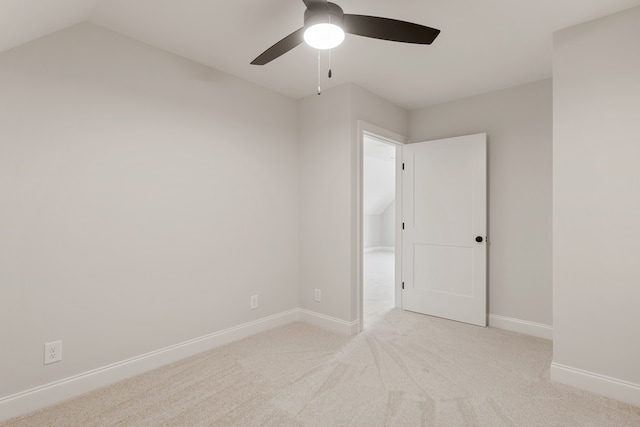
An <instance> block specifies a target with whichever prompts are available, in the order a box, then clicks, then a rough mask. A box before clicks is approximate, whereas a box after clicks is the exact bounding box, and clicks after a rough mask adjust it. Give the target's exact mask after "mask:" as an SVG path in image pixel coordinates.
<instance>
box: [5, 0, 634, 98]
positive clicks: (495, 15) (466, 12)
mask: <svg viewBox="0 0 640 427" xmlns="http://www.w3.org/2000/svg"><path fill="white" fill-rule="evenodd" d="M338 3H339V4H340V6H342V8H343V9H344V11H345V13H355V14H363V15H375V16H385V17H390V18H395V19H403V20H408V21H412V22H417V23H420V24H424V25H428V26H432V27H436V28H439V29H440V30H442V33H441V35H440V36H439V37H438V39H437V40H436V41H435V43H434V44H433V45H431V46H419V45H408V44H401V43H391V42H387V41H380V40H372V39H365V38H362V37H357V36H352V35H348V36H347V39H346V41H345V43H343V45H341V46H339V47H338V48H337V49H334V51H333V52H332V68H333V71H334V78H333V79H331V80H328V79H327V78H326V77H325V78H323V82H322V86H323V87H324V88H329V87H332V86H336V85H338V84H342V83H345V82H353V83H355V84H357V85H359V86H361V87H363V88H365V89H367V90H369V91H372V92H374V93H376V94H378V95H380V96H382V97H383V98H386V99H388V100H389V101H391V102H393V103H395V104H397V105H399V106H401V107H404V108H406V109H415V108H419V107H423V106H428V105H433V104H437V103H441V102H445V101H449V100H453V99H458V98H462V97H465V96H470V95H475V94H479V93H485V92H489V91H493V90H497V89H501V88H505V87H509V86H514V85H518V84H523V83H528V82H532V81H536V80H540V79H544V78H549V77H551V67H552V57H551V42H552V33H553V32H554V31H556V30H559V29H562V28H566V27H569V26H572V25H575V24H578V23H581V22H585V21H588V20H591V19H595V18H598V17H601V16H604V15H607V14H610V13H614V12H617V11H620V10H623V9H627V8H630V7H633V6H638V5H640V0H535V1H533V0H482V1H477V0H476V1H469V0H399V1H389V0H343V1H338ZM303 12H304V4H303V3H302V1H300V0H260V1H256V0H227V1H222V0H0V51H2V50H6V49H10V48H12V47H15V46H18V45H20V44H22V43H25V42H28V41H30V40H33V39H35V38H38V37H41V36H43V35H46V34H48V33H51V32H54V31H56V30H59V29H62V28H65V27H67V26H70V25H74V24H76V23H79V22H82V21H85V20H88V21H90V22H92V23H95V24H98V25H101V26H104V27H106V28H108V29H111V30H114V31H117V32H120V33H122V34H124V35H127V36H130V37H133V38H136V39H138V40H140V41H143V42H146V43H148V44H150V45H152V46H156V47H159V48H162V49H164V50H167V51H170V52H173V53H175V54H178V55H181V56H184V57H186V58H189V59H192V60H194V61H197V62H201V63H203V64H206V65H209V66H211V67H213V68H216V69H218V70H221V71H225V72H228V73H231V74H234V75H236V76H239V77H242V78H244V79H246V80H249V81H252V82H254V83H257V84H259V85H261V86H264V87H267V88H270V89H272V90H275V91H278V92H281V93H283V94H285V95H288V96H291V97H294V98H300V97H304V96H307V95H310V94H313V93H314V92H315V90H316V79H317V77H316V76H317V72H316V70H317V68H316V67H317V64H316V56H317V52H316V51H314V50H313V49H311V48H309V47H308V46H306V45H301V46H299V47H297V48H296V49H294V50H293V51H291V52H289V53H287V54H286V55H284V56H282V57H280V58H279V59H277V60H276V61H274V62H272V63H270V64H267V65H265V66H253V65H250V64H249V63H250V61H251V60H253V59H254V58H255V57H256V56H257V55H258V54H260V53H261V52H262V51H264V50H265V49H266V48H268V47H269V46H270V45H271V44H273V43H275V42H276V41H278V40H279V39H280V38H282V37H284V36H286V35H287V34H289V33H291V32H293V31H294V30H296V29H297V28H299V27H301V26H302V14H303ZM323 59H324V60H326V59H327V58H326V55H325V58H323Z"/></svg>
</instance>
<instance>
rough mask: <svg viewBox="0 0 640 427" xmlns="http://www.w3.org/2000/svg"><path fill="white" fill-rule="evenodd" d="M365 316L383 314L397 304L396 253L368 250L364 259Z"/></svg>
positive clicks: (363, 305)
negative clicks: (395, 287) (395, 292)
mask: <svg viewBox="0 0 640 427" xmlns="http://www.w3.org/2000/svg"><path fill="white" fill-rule="evenodd" d="M362 270H363V271H362V287H363V304H362V309H363V317H364V319H365V327H366V326H367V319H368V318H369V317H370V316H376V315H380V314H383V313H385V312H387V311H389V310H391V309H392V308H393V306H394V304H395V296H394V286H395V283H394V281H395V275H394V271H395V253H394V252H391V251H375V252H366V253H365V254H364V256H363V260H362Z"/></svg>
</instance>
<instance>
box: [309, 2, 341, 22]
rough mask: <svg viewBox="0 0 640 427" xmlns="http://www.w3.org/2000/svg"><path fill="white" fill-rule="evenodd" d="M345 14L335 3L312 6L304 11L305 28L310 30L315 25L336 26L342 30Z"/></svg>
mask: <svg viewBox="0 0 640 427" xmlns="http://www.w3.org/2000/svg"><path fill="white" fill-rule="evenodd" d="M343 18H344V12H343V11H342V8H341V7H340V6H338V5H337V4H335V3H326V7H325V5H322V4H320V5H319V6H315V5H313V6H311V7H309V8H307V10H305V11H304V28H309V27H311V26H312V25H315V24H334V25H337V26H339V27H340V28H342V22H343Z"/></svg>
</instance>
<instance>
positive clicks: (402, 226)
mask: <svg viewBox="0 0 640 427" xmlns="http://www.w3.org/2000/svg"><path fill="white" fill-rule="evenodd" d="M402 229H403V230H404V222H403V223H402Z"/></svg>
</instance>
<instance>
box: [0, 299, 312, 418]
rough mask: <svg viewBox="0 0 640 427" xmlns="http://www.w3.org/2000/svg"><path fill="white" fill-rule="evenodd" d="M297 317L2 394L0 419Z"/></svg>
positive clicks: (282, 316) (295, 313)
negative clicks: (7, 394)
mask: <svg viewBox="0 0 640 427" xmlns="http://www.w3.org/2000/svg"><path fill="white" fill-rule="evenodd" d="M300 317H301V315H300V311H299V309H297V308H296V309H293V310H289V311H285V312H283V313H279V314H276V315H273V316H269V317H265V318H262V319H258V320H255V321H253V322H249V323H245V324H242V325H238V326H234V327H232V328H228V329H225V330H222V331H219V332H214V333H212V334H209V335H205V336H202V337H199V338H195V339H192V340H188V341H184V342H181V343H178V344H175V345H172V346H169V347H165V348H162V349H159V350H156V351H152V352H149V353H146V354H142V355H140V356H136V357H133V358H131V359H127V360H123V361H121V362H117V363H114V364H111V365H108V366H104V367H101V368H98V369H94V370H91V371H88V372H83V373H81V374H78V375H74V376H72V377H69V378H65V379H62V380H59V381H55V382H52V383H49V384H45V385H42V386H39V387H35V388H32V389H30V390H25V391H23V392H19V393H16V394H13V395H10V396H6V397H2V398H0V421H4V420H8V419H10V418H14V417H17V416H20V415H23V414H26V413H28V412H32V411H35V410H37V409H41V408H44V407H46V406H50V405H53V404H55V403H59V402H62V401H63V400H66V399H70V398H72V397H75V396H79V395H81V394H83V393H86V392H89V391H91V390H95V389H97V388H100V387H104V386H107V385H109V384H113V383H115V382H118V381H121V380H124V379H126V378H129V377H132V376H135V375H139V374H142V373H144V372H147V371H150V370H152V369H155V368H158V367H160V366H163V365H166V364H168V363H171V362H175V361H178V360H180V359H184V358H186V357H189V356H193V355H195V354H198V353H202V352H203V351H207V350H211V349H213V348H216V347H220V346H222V345H225V344H228V343H230V342H233V341H237V340H240V339H243V338H246V337H249V336H251V335H255V334H257V333H260V332H264V331H267V330H269V329H273V328H277V327H279V326H283V325H286V324H288V323H292V322H296V321H298V320H300ZM303 317H308V316H307V315H305V316H303Z"/></svg>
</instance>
